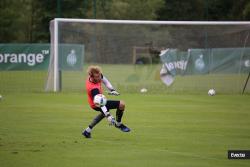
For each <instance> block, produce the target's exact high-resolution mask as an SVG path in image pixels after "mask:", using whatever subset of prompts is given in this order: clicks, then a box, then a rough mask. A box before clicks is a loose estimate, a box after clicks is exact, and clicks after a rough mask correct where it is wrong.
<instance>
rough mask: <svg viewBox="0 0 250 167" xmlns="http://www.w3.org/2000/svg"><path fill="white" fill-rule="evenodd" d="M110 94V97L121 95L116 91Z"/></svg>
mask: <svg viewBox="0 0 250 167" xmlns="http://www.w3.org/2000/svg"><path fill="white" fill-rule="evenodd" d="M108 94H109V95H114V96H118V95H120V93H118V92H117V91H115V90H111V91H110V92H109V93H108Z"/></svg>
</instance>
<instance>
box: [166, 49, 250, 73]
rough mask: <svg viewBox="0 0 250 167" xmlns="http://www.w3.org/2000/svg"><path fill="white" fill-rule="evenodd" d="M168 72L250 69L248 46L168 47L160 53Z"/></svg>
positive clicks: (217, 71)
mask: <svg viewBox="0 0 250 167" xmlns="http://www.w3.org/2000/svg"><path fill="white" fill-rule="evenodd" d="M161 61H162V63H163V65H164V68H165V69H166V71H167V73H168V74H171V75H172V76H175V75H201V74H211V73H214V74H217V73H218V74H237V73H248V72H249V71H250V48H218V49H189V50H188V51H187V52H181V51H178V50H176V49H168V50H165V51H163V52H162V53H161Z"/></svg>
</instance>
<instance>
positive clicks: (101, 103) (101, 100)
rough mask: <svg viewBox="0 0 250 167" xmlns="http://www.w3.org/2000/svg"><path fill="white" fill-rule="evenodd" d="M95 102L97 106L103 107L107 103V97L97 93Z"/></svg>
mask: <svg viewBox="0 0 250 167" xmlns="http://www.w3.org/2000/svg"><path fill="white" fill-rule="evenodd" d="M94 104H95V106H96V107H102V106H105V105H106V104H107V99H106V97H105V96H104V95H103V94H97V95H95V97H94Z"/></svg>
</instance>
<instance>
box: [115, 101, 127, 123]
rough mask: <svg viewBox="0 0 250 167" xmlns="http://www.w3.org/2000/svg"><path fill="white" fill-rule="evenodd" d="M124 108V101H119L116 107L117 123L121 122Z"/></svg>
mask: <svg viewBox="0 0 250 167" xmlns="http://www.w3.org/2000/svg"><path fill="white" fill-rule="evenodd" d="M124 110H125V103H124V101H120V103H119V106H118V107H117V108H116V121H117V125H120V124H121V121H122V116H123V112H124Z"/></svg>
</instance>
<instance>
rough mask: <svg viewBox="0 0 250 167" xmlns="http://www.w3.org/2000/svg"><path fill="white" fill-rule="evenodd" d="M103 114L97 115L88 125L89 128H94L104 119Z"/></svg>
mask: <svg viewBox="0 0 250 167" xmlns="http://www.w3.org/2000/svg"><path fill="white" fill-rule="evenodd" d="M104 117H105V116H104V114H103V113H100V114H98V115H97V116H96V117H95V118H94V119H93V121H92V122H91V123H90V125H89V128H90V129H92V128H93V127H94V126H96V124H98V123H99V122H100V121H101V120H102V119H103V118H104Z"/></svg>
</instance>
